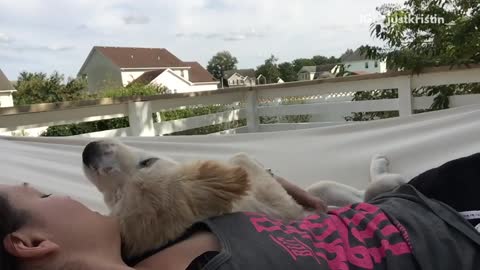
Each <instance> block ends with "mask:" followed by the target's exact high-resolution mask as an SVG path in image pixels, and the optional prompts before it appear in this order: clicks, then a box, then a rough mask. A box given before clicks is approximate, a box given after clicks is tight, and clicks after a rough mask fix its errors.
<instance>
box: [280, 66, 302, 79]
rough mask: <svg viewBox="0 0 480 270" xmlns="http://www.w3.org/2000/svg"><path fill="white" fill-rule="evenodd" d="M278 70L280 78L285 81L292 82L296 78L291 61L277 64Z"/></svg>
mask: <svg viewBox="0 0 480 270" xmlns="http://www.w3.org/2000/svg"><path fill="white" fill-rule="evenodd" d="M278 71H279V72H280V78H282V79H283V80H284V81H285V82H293V81H296V80H297V79H298V76H297V73H296V72H295V70H294V68H293V64H292V63H289V62H284V63H281V64H279V65H278Z"/></svg>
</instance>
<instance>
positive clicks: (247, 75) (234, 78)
mask: <svg viewBox="0 0 480 270" xmlns="http://www.w3.org/2000/svg"><path fill="white" fill-rule="evenodd" d="M223 77H224V78H225V80H226V81H227V84H228V86H229V87H239V86H254V85H256V84H257V79H256V78H255V70H254V69H238V70H227V71H225V72H224V75H223Z"/></svg>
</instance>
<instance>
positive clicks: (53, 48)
mask: <svg viewBox="0 0 480 270" xmlns="http://www.w3.org/2000/svg"><path fill="white" fill-rule="evenodd" d="M74 48H75V47H73V46H65V45H62V46H58V45H48V46H31V45H12V46H7V47H5V48H3V50H7V51H15V52H65V51H70V50H73V49H74Z"/></svg>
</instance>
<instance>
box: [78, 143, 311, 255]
mask: <svg viewBox="0 0 480 270" xmlns="http://www.w3.org/2000/svg"><path fill="white" fill-rule="evenodd" d="M82 158H83V168H84V172H85V175H86V176H87V178H88V179H89V180H90V181H91V182H92V183H93V184H94V185H95V186H96V187H97V189H98V190H99V191H100V192H101V193H102V194H103V196H104V201H105V203H106V204H107V206H108V207H109V209H110V211H111V215H114V216H116V217H118V219H119V221H120V224H121V231H122V237H123V242H124V253H125V255H126V256H135V255H138V254H141V253H143V252H145V251H147V250H149V249H153V248H155V247H158V246H159V245H162V244H166V243H167V242H168V241H171V240H174V239H176V238H177V237H179V236H181V234H182V233H184V232H185V231H186V230H187V229H188V228H189V227H190V226H191V225H193V224H194V223H195V222H197V221H200V220H202V219H206V218H208V217H212V216H217V215H221V214H225V213H230V212H235V211H252V212H261V213H265V214H268V215H270V216H272V217H276V218H281V219H285V220H290V219H296V218H300V217H302V216H304V215H305V214H306V211H305V210H304V208H303V207H302V206H300V205H299V204H298V203H297V202H296V201H295V200H294V199H293V198H292V197H291V196H290V195H288V193H287V192H286V190H285V189H284V188H283V187H282V186H281V185H280V184H279V183H278V182H277V181H276V180H275V178H274V177H273V176H272V175H271V174H270V173H269V172H268V171H267V170H266V169H265V168H263V166H262V165H261V164H259V163H258V162H257V161H255V160H254V159H253V158H251V157H249V156H248V155H246V154H243V153H239V154H237V155H234V156H233V157H232V158H231V159H230V160H228V161H224V162H222V161H214V160H199V161H192V162H185V163H179V162H176V161H173V160H171V159H168V158H165V157H156V156H154V155H150V154H148V153H145V152H143V151H140V150H139V149H135V148H132V147H129V146H127V145H125V144H123V143H120V142H118V141H115V140H102V141H94V142H91V143H89V144H88V145H87V146H86V147H85V148H84V151H83V154H82Z"/></svg>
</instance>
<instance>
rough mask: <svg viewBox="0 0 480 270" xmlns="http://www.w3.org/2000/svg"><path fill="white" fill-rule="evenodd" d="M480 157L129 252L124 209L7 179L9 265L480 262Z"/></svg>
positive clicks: (246, 215) (3, 203) (8, 268)
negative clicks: (391, 186)
mask: <svg viewBox="0 0 480 270" xmlns="http://www.w3.org/2000/svg"><path fill="white" fill-rule="evenodd" d="M479 163H480V154H476V155H472V156H469V157H465V158H461V159H457V160H453V161H450V162H448V163H446V164H444V165H442V166H440V167H438V168H434V169H431V170H429V171H427V172H425V173H423V174H420V175H419V176H417V177H415V178H414V179H412V180H411V181H410V182H409V183H407V184H404V185H402V186H400V187H399V188H397V189H395V190H394V191H392V192H389V193H387V194H383V195H380V196H378V197H375V198H374V199H372V200H370V201H368V202H360V203H355V204H352V205H348V206H346V207H342V208H339V209H336V210H333V211H329V212H328V213H319V214H312V215H309V216H308V217H306V218H302V219H299V220H296V221H295V222H291V223H289V224H285V223H282V222H280V221H279V220H275V219H273V218H271V217H269V216H266V215H263V214H259V213H250V212H238V213H232V214H226V215H222V216H216V217H213V218H209V219H206V220H204V221H201V222H198V223H196V224H195V225H194V226H192V227H191V228H190V229H189V230H188V232H187V233H185V234H184V235H183V236H182V237H180V238H178V239H176V240H175V241H173V242H170V243H169V244H167V245H165V246H159V247H158V248H156V249H153V250H151V251H149V252H147V253H145V254H142V255H141V256H138V257H136V258H128V259H127V258H123V257H122V255H121V241H120V231H119V224H118V220H115V218H113V217H109V216H103V215H101V214H99V213H96V212H93V211H91V210H89V209H88V208H87V207H85V206H84V205H82V204H81V203H79V202H77V201H74V200H72V199H70V198H68V197H58V196H54V195H49V194H43V193H42V192H41V191H39V190H36V189H34V188H32V187H30V186H28V185H19V186H5V185H3V186H0V220H1V223H0V237H1V238H2V240H3V241H2V245H1V246H0V269H2V270H12V269H15V270H23V269H40V270H43V269H51V270H59V269H97V270H104V269H105V270H106V269H119V270H121V269H125V270H126V269H143V270H149V269H275V270H277V269H300V270H301V269H394V270H396V269H398V270H405V269H432V270H433V269H435V270H439V269H458V270H460V269H469V270H470V269H480V256H479V255H480V234H479V233H478V231H477V230H476V229H475V226H477V225H478V223H480V218H479V217H480V215H478V213H480V212H475V211H477V210H480V199H478V198H479V197H478V190H480V189H479V187H480V182H479V179H480V166H478V164H479ZM298 194H300V195H299V196H308V195H305V194H306V193H298ZM297 199H298V198H297ZM300 201H309V200H308V199H305V198H300ZM475 213H477V215H476V214H475ZM462 214H463V215H462Z"/></svg>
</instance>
